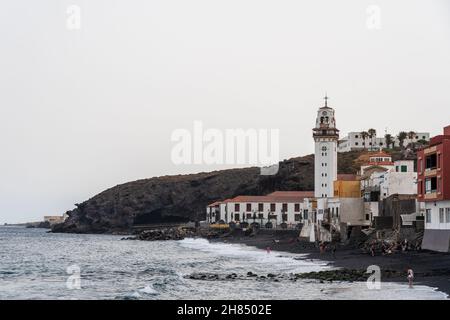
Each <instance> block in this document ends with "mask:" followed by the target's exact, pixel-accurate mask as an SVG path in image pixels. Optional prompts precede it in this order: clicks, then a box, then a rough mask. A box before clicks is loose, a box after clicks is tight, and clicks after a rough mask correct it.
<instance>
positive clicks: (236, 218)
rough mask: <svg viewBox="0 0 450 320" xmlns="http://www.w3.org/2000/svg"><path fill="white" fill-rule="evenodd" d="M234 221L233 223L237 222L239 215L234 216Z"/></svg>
mask: <svg viewBox="0 0 450 320" xmlns="http://www.w3.org/2000/svg"><path fill="white" fill-rule="evenodd" d="M234 220H235V221H239V213H235V214H234Z"/></svg>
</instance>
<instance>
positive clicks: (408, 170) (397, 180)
mask: <svg viewBox="0 0 450 320" xmlns="http://www.w3.org/2000/svg"><path fill="white" fill-rule="evenodd" d="M378 166H379V167H381V168H384V169H386V171H381V169H380V170H377V171H374V172H372V173H371V174H370V176H369V177H367V178H366V179H363V180H361V190H369V191H370V190H373V191H379V192H380V200H383V199H384V198H387V197H389V196H391V195H393V194H416V193H417V172H415V171H414V161H412V160H398V161H395V162H394V163H393V165H378ZM369 167H370V166H362V167H361V171H362V172H364V171H365V170H366V169H367V168H369Z"/></svg>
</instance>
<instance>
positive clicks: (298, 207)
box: [294, 203, 300, 212]
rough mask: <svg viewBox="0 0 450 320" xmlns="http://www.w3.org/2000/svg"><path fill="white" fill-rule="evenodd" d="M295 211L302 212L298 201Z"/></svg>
mask: <svg viewBox="0 0 450 320" xmlns="http://www.w3.org/2000/svg"><path fill="white" fill-rule="evenodd" d="M294 211H295V212H300V203H296V204H295V205H294Z"/></svg>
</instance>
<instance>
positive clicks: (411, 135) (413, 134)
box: [408, 131, 416, 143]
mask: <svg viewBox="0 0 450 320" xmlns="http://www.w3.org/2000/svg"><path fill="white" fill-rule="evenodd" d="M415 137H416V133H415V132H414V131H409V132H408V139H409V143H412V142H413V141H414V138H415Z"/></svg>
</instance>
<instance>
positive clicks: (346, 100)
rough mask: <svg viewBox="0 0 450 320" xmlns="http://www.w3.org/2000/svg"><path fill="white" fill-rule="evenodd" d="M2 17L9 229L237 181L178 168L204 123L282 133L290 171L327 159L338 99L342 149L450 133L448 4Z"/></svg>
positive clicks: (178, 6)
mask: <svg viewBox="0 0 450 320" xmlns="http://www.w3.org/2000/svg"><path fill="white" fill-rule="evenodd" d="M74 6H75V7H74ZM1 7H2V10H1V11H0V223H5V222H8V223H14V222H27V221H37V220H41V219H42V216H44V215H57V214H62V213H63V212H65V211H67V210H71V209H73V208H74V204H75V203H79V202H82V201H84V200H87V199H88V198H90V197H92V196H94V195H95V194H97V193H99V192H101V191H103V190H104V189H106V188H109V187H112V186H114V185H117V184H121V183H124V182H127V181H133V180H137V179H142V178H149V177H153V176H163V175H171V174H184V173H195V172H201V171H212V170H216V169H223V168H226V167H230V165H218V164H216V165H214V164H206V163H203V164H176V163H174V162H173V161H172V158H171V151H172V149H173V147H174V141H172V140H171V135H172V133H173V132H174V130H178V129H187V130H189V131H192V130H193V126H194V122H195V121H200V122H201V123H202V124H203V127H204V128H214V129H217V130H221V131H224V130H227V129H236V128H242V129H269V130H270V129H278V130H279V156H280V159H287V158H290V157H295V156H301V155H306V154H311V153H312V152H313V150H314V149H313V148H314V144H313V140H312V131H311V129H312V128H313V126H314V124H315V117H316V112H317V109H318V108H319V107H321V106H322V105H323V96H324V95H325V93H327V94H328V96H329V97H330V99H329V106H331V107H333V108H335V110H336V122H337V127H338V128H339V129H340V132H341V136H343V135H345V134H346V133H347V132H349V131H360V130H367V129H369V128H375V129H376V130H377V131H378V132H379V133H380V134H381V135H383V134H384V132H385V130H387V132H389V133H392V134H397V133H398V132H399V131H400V130H406V131H409V130H414V131H425V132H430V133H431V135H436V134H440V133H441V132H442V128H443V127H444V126H446V125H450V93H449V90H448V89H449V84H450V41H449V40H450V2H449V1H447V0H432V1H430V0H428V1H427V0H421V1H417V0H396V1H392V0H386V1H376V0H372V1H364V0H344V1H333V0H319V1H317V0H314V1H313V0H309V1H298V0H277V1H275V0H227V1H224V0H189V1H186V0H165V1H155V0H85V1H78V0H71V1H66V0H41V1H33V0H14V1H7V2H6V1H4V2H2V4H1ZM231 167H232V166H231Z"/></svg>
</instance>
